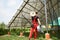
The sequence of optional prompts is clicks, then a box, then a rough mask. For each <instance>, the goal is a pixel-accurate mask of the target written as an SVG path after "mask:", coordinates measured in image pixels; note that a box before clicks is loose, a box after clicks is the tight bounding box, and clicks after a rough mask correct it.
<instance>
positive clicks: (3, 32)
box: [0, 28, 8, 35]
mask: <svg viewBox="0 0 60 40" xmlns="http://www.w3.org/2000/svg"><path fill="white" fill-rule="evenodd" d="M7 33H8V29H3V28H0V35H5V34H7Z"/></svg>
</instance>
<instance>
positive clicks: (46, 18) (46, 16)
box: [44, 0, 48, 33]
mask: <svg viewBox="0 0 60 40" xmlns="http://www.w3.org/2000/svg"><path fill="white" fill-rule="evenodd" d="M44 5H45V18H46V28H47V33H48V27H47V24H48V23H47V21H48V20H47V5H46V0H44Z"/></svg>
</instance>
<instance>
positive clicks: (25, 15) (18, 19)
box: [8, 0, 60, 28]
mask: <svg viewBox="0 0 60 40" xmlns="http://www.w3.org/2000/svg"><path fill="white" fill-rule="evenodd" d="M43 2H44V1H42V0H38V1H36V0H23V3H22V5H21V6H20V7H19V9H18V10H17V12H16V13H15V15H14V16H13V18H12V19H11V21H10V22H9V24H8V27H9V28H10V27H24V26H21V24H25V26H26V25H27V24H28V23H29V22H28V21H31V20H30V15H29V13H30V12H31V11H34V10H36V11H37V12H38V14H39V15H38V16H39V17H40V21H41V22H42V24H44V25H45V24H46V22H45V20H46V19H45V11H44V3H43ZM46 4H47V5H46V6H47V15H48V18H47V19H48V21H47V22H48V24H50V23H51V24H52V26H53V21H54V20H57V22H56V23H57V24H58V17H60V1H59V0H47V3H46ZM36 5H37V6H36ZM25 22H26V23H25Z"/></svg>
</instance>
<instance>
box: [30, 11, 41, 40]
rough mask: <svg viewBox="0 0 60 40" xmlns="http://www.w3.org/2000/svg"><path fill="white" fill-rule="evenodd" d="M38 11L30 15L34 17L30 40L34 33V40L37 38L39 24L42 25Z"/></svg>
mask: <svg viewBox="0 0 60 40" xmlns="http://www.w3.org/2000/svg"><path fill="white" fill-rule="evenodd" d="M37 14H38V13H37V12H31V13H30V16H31V18H32V26H31V29H30V34H29V40H30V39H31V38H32V35H33V34H34V40H36V38H37V26H38V25H41V23H40V20H39V17H38V16H37Z"/></svg>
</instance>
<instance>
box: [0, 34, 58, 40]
mask: <svg viewBox="0 0 60 40" xmlns="http://www.w3.org/2000/svg"><path fill="white" fill-rule="evenodd" d="M51 39H52V40H58V39H57V38H56V37H52V38H51ZM0 40H28V37H26V36H24V37H19V36H17V35H10V36H8V35H3V36H0ZM32 40H33V38H32ZM37 40H45V38H44V37H42V36H40V37H38V38H37Z"/></svg>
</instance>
